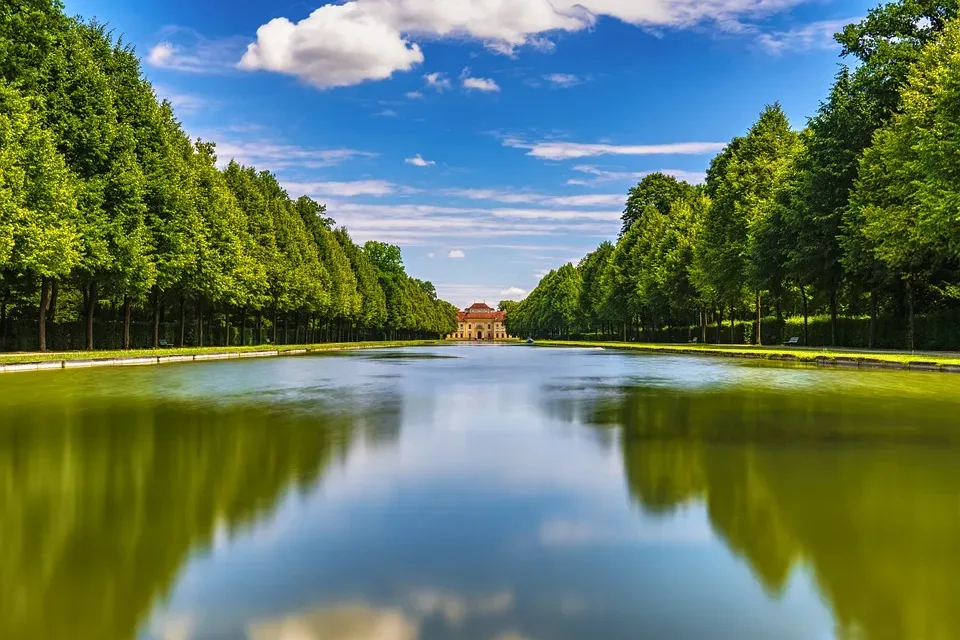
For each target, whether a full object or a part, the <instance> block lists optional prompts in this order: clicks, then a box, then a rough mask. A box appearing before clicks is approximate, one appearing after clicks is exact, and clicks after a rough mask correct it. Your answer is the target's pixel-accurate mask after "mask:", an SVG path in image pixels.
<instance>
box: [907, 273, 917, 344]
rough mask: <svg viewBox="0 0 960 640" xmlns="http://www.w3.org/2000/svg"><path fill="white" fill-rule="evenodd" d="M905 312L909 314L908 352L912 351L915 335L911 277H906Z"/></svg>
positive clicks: (915, 319) (915, 326) (915, 318)
mask: <svg viewBox="0 0 960 640" xmlns="http://www.w3.org/2000/svg"><path fill="white" fill-rule="evenodd" d="M907 313H908V315H909V323H908V325H907V349H909V350H910V352H911V353H912V352H913V347H914V338H915V337H916V329H917V325H916V321H917V317H916V315H915V314H914V305H913V279H912V278H908V279H907Z"/></svg>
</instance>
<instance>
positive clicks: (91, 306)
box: [87, 280, 97, 351]
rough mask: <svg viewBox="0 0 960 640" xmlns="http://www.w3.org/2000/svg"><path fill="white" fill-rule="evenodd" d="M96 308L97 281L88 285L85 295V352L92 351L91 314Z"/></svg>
mask: <svg viewBox="0 0 960 640" xmlns="http://www.w3.org/2000/svg"><path fill="white" fill-rule="evenodd" d="M96 308H97V281H96V280H94V281H92V282H91V283H90V289H89V293H88V294H87V351H93V312H94V311H95V310H96Z"/></svg>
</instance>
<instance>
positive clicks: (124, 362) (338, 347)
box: [0, 340, 443, 373]
mask: <svg viewBox="0 0 960 640" xmlns="http://www.w3.org/2000/svg"><path fill="white" fill-rule="evenodd" d="M438 344H443V341H442V340H401V341H393V342H336V343H326V344H323V343H321V344H312V345H283V346H280V347H276V346H273V347H267V348H264V347H265V345H259V346H256V347H233V348H230V347H182V348H177V347H172V348H166V349H156V350H147V349H144V350H141V351H95V352H92V354H90V352H83V351H71V352H58V353H51V354H44V353H41V352H29V353H20V354H9V355H0V373H18V372H22V371H47V370H51V371H52V370H56V369H85V368H93V367H130V366H149V365H160V364H173V363H179V362H207V361H211V360H241V359H244V358H275V357H280V356H299V355H307V354H310V353H323V352H331V351H359V350H364V349H388V348H393V347H422V346H432V345H438ZM111 353H112V354H114V355H110V354H111Z"/></svg>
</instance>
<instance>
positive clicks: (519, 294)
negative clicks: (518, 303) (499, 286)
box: [500, 287, 527, 300]
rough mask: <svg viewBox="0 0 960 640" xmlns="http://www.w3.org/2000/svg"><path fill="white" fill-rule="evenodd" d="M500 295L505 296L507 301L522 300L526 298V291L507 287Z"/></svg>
mask: <svg viewBox="0 0 960 640" xmlns="http://www.w3.org/2000/svg"><path fill="white" fill-rule="evenodd" d="M500 295H501V296H505V298H506V299H508V300H522V299H523V298H525V297H526V295H527V291H526V290H525V289H521V288H520V287H508V288H506V289H504V290H503V291H501V292H500Z"/></svg>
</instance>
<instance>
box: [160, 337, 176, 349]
mask: <svg viewBox="0 0 960 640" xmlns="http://www.w3.org/2000/svg"><path fill="white" fill-rule="evenodd" d="M157 346H159V347H160V348H161V349H166V348H167V347H172V346H173V345H172V344H170V343H169V342H167V341H166V340H164V339H163V338H160V340H159V341H158V342H157Z"/></svg>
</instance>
